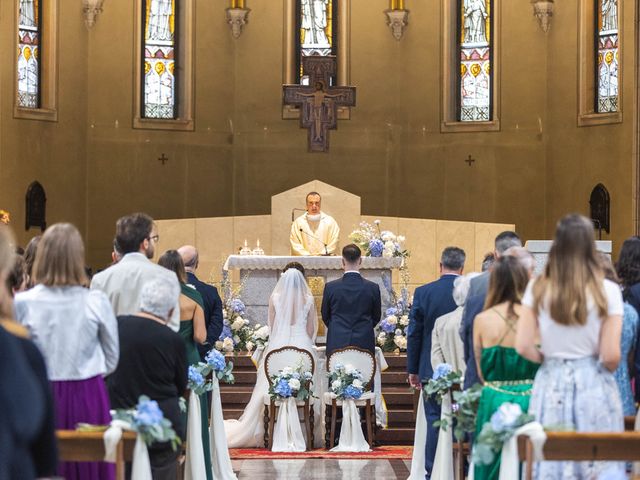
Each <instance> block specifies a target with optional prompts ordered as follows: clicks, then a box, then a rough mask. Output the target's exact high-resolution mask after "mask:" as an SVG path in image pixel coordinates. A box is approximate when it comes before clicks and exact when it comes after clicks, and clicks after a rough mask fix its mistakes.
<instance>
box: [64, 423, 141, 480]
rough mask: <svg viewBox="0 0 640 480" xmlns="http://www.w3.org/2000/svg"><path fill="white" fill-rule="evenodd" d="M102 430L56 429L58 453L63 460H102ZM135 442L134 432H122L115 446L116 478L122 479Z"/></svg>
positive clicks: (130, 459) (103, 453)
mask: <svg viewBox="0 0 640 480" xmlns="http://www.w3.org/2000/svg"><path fill="white" fill-rule="evenodd" d="M103 434H104V432H79V431H77V430H57V431H56V437H57V439H58V454H59V457H60V460H61V461H63V462H103V461H104V456H105V450H104V439H103ZM135 443H136V434H135V432H123V434H122V440H120V442H119V443H118V446H117V447H116V463H115V465H116V480H124V478H125V476H124V464H125V462H130V461H132V459H133V447H134V445H135Z"/></svg>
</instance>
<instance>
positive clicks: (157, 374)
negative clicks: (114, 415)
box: [107, 277, 187, 480]
mask: <svg viewBox="0 0 640 480" xmlns="http://www.w3.org/2000/svg"><path fill="white" fill-rule="evenodd" d="M179 295H180V290H178V288H177V287H176V284H175V282H171V281H169V280H168V279H166V278H162V277H159V278H155V279H153V280H151V281H149V282H148V283H147V284H146V285H145V286H144V287H142V291H141V292H140V312H138V313H137V314H135V315H127V316H122V317H118V332H119V338H120V362H119V363H118V368H117V369H116V371H115V372H114V373H113V374H112V375H109V377H108V378H107V387H108V388H109V397H110V398H111V406H112V407H113V408H127V409H128V408H134V407H135V406H136V404H137V403H138V398H139V397H140V395H146V396H148V397H149V398H151V399H152V400H155V401H156V402H158V406H159V407H160V409H161V410H162V413H163V414H164V417H165V418H167V419H169V420H170V421H171V424H172V425H173V429H174V430H175V431H176V433H177V434H178V436H179V437H180V438H181V439H182V440H184V439H185V425H184V419H183V418H182V415H181V413H180V407H179V398H180V397H181V396H182V395H183V394H184V392H185V390H186V388H187V356H186V348H185V344H184V342H183V340H182V337H181V336H180V335H179V334H177V333H176V332H173V331H172V330H171V329H169V328H166V325H167V322H168V321H169V319H170V318H171V313H172V309H173V308H174V305H175V303H176V299H177V298H178V296H179ZM178 454H179V450H177V451H174V450H173V448H171V444H170V443H155V444H153V445H151V446H150V447H149V458H150V461H151V472H152V475H153V478H154V480H175V479H176V476H177V474H178V471H177V466H178V462H177V461H178Z"/></svg>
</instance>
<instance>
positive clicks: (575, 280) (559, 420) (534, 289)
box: [516, 215, 624, 479]
mask: <svg viewBox="0 0 640 480" xmlns="http://www.w3.org/2000/svg"><path fill="white" fill-rule="evenodd" d="M522 305H523V308H522V314H521V316H520V321H519V323H518V332H517V335H516V348H517V351H518V353H519V354H520V355H522V356H524V357H525V358H527V359H529V360H531V361H533V362H541V363H542V366H541V367H540V369H539V370H538V373H537V374H536V378H535V382H534V385H533V394H532V396H531V402H530V405H529V413H531V414H532V415H534V416H535V418H536V420H537V421H538V422H540V423H541V424H542V425H566V426H569V427H573V428H575V430H576V431H578V432H621V431H623V430H624V422H623V416H622V405H621V403H620V395H619V393H618V386H617V385H616V381H615V379H614V378H613V374H612V372H613V371H614V370H615V369H616V367H617V366H618V362H619V361H620V331H621V328H622V315H623V304H622V294H621V292H620V288H619V287H618V285H616V284H615V283H613V282H611V281H609V280H606V279H605V278H604V274H603V272H602V268H601V266H600V262H599V260H598V254H597V251H596V247H595V239H594V233H593V224H592V223H591V221H590V220H589V219H587V218H585V217H583V216H580V215H568V216H566V217H564V218H563V219H561V220H560V222H558V226H557V228H556V235H555V240H554V242H553V246H552V247H551V251H550V252H549V260H548V262H547V265H546V267H545V269H544V272H543V273H542V275H541V276H540V277H538V278H537V279H536V280H533V281H531V282H530V283H529V285H528V286H527V290H526V292H525V295H524V297H523V300H522ZM537 338H539V339H540V348H538V347H537V345H536V339H537ZM605 472H606V473H608V474H612V475H619V476H620V477H622V475H623V474H624V464H623V463H621V462H609V463H607V462H538V463H536V464H535V465H534V478H536V479H542V478H576V479H579V478H584V479H587V478H599V476H600V475H601V474H604V473H605Z"/></svg>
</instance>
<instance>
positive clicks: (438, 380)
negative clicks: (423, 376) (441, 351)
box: [423, 363, 462, 404]
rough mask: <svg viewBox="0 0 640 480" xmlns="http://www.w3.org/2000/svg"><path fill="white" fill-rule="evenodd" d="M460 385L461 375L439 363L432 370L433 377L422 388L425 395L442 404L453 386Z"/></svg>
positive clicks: (445, 364) (450, 367)
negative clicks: (433, 396)
mask: <svg viewBox="0 0 640 480" xmlns="http://www.w3.org/2000/svg"><path fill="white" fill-rule="evenodd" d="M461 384H462V373H461V372H460V371H458V370H456V371H454V370H453V367H452V366H451V365H449V364H448V363H441V364H440V365H438V366H437V367H436V368H435V369H434V370H433V375H432V377H431V379H430V380H429V382H427V384H426V385H425V386H424V388H423V391H424V393H425V395H429V396H431V395H435V397H436V401H437V402H438V403H440V404H442V398H443V397H444V396H445V395H448V394H449V392H450V391H451V388H452V387H453V386H454V385H461Z"/></svg>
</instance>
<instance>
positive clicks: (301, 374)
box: [269, 363, 313, 402]
mask: <svg viewBox="0 0 640 480" xmlns="http://www.w3.org/2000/svg"><path fill="white" fill-rule="evenodd" d="M312 383H313V376H312V375H311V372H310V371H308V370H305V369H304V366H303V365H302V363H300V364H299V365H298V366H297V367H296V368H291V367H285V368H283V369H282V370H280V372H279V373H278V374H277V375H272V376H271V386H270V387H269V395H270V396H271V398H272V399H274V400H281V399H286V398H291V397H293V398H295V399H296V401H300V402H304V401H306V400H307V399H308V398H309V397H310V396H311V384H312Z"/></svg>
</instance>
